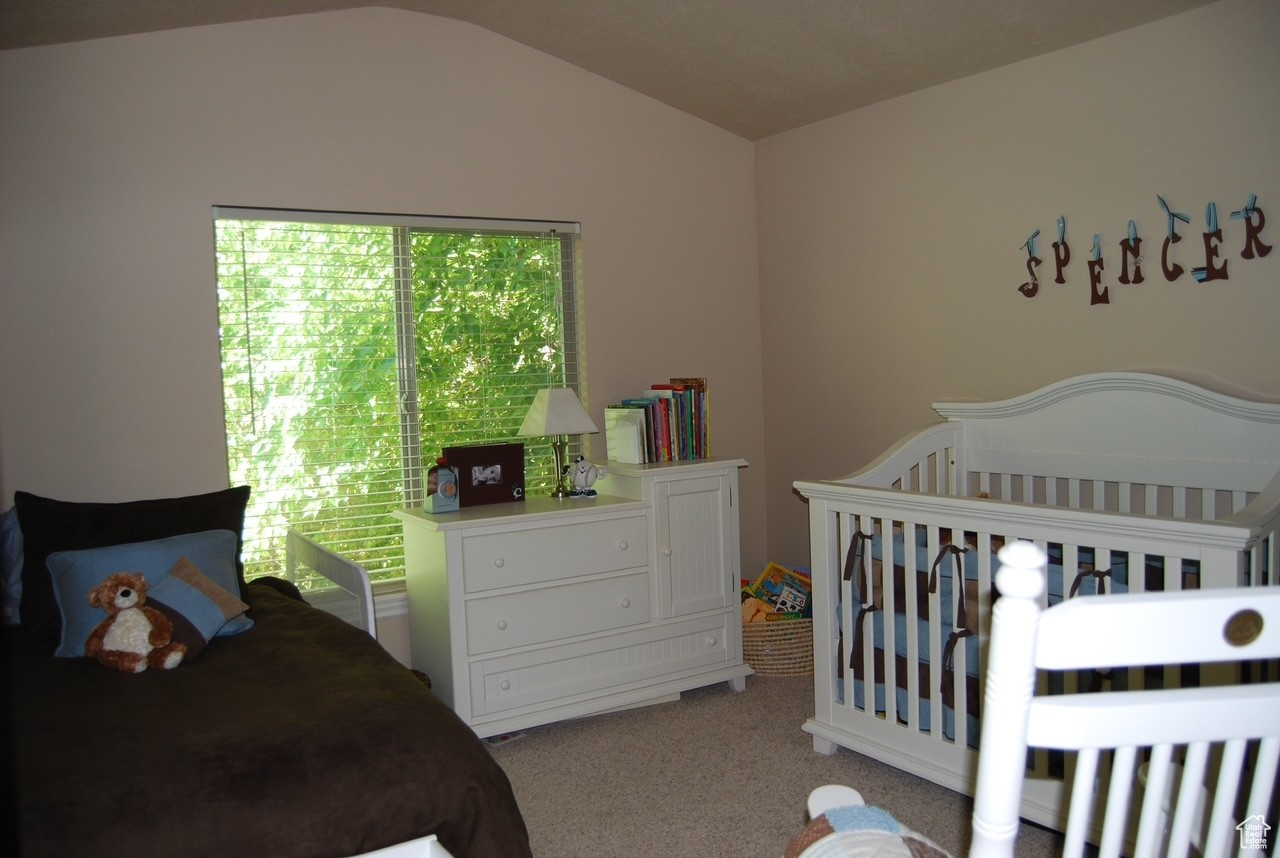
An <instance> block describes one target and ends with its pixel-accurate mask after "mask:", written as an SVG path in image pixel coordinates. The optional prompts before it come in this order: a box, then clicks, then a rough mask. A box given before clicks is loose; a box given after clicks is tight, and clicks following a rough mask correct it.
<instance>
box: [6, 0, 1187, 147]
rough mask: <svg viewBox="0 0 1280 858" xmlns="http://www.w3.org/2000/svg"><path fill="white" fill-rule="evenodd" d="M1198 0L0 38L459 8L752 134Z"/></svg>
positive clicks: (496, 18) (700, 6) (639, 0)
mask: <svg viewBox="0 0 1280 858" xmlns="http://www.w3.org/2000/svg"><path fill="white" fill-rule="evenodd" d="M1209 2H1212V0H965V2H957V0H384V2H377V0H0V49H11V48H23V47H33V46H37V45H48V44H55V43H60V42H73V41H81V40H85V39H95V38H101V37H105V36H121V35H126V34H131V33H142V32H149V31H155V30H165V29H173V28H178V27H192V26H199V25H203V24H217V23H226V22H231V21H245V20H251V19H255V18H269V17H278V16H281V15H297V14H305V13H309V12H325V11H332V10H336V9H349V8H355V7H364V6H388V7H394V8H399V9H406V10H409V11H414V12H422V13H427V14H432V15H441V16H444V17H448V18H455V19H458V20H461V21H467V22H470V23H472V24H475V25H476V26H479V27H483V28H484V29H486V30H491V31H493V32H494V33H498V34H500V35H503V36H506V37H508V38H510V39H513V40H514V41H517V42H521V43H523V44H525V45H528V46H529V47H531V48H535V49H537V50H539V51H543V52H545V53H547V54H550V55H552V56H555V57H559V58H560V59H562V60H564V61H566V62H569V63H572V64H573V65H576V66H579V67H581V68H583V69H586V70H588V71H591V72H594V73H596V74H599V75H601V76H602V77H605V78H608V79H610V80H613V81H616V82H617V83H620V84H622V85H624V86H626V87H629V88H631V89H634V90H636V91H638V92H641V93H644V94H646V95H649V96H651V97H653V98H655V99H657V100H658V101H661V102H663V103H665V104H669V105H671V106H672V107H676V108H678V109H680V110H683V111H685V112H687V113H690V114H693V115H694V116H698V117H701V118H703V119H705V120H707V121H708V122H711V123H713V124H715V125H718V126H720V127H721V128H725V129H727V130H729V131H732V132H734V133H735V134H739V135H741V136H743V137H746V138H747V139H749V140H757V139H760V138H762V137H767V136H769V135H771V134H776V133H778V132H781V131H786V130H789V129H792V128H796V127H799V126H801V125H806V124H808V123H810V122H815V121H818V120H820V119H826V118H828V117H831V116H835V115H838V114H841V113H845V112H847V111H849V110H853V109H855V108H858V107H863V106H865V105H868V104H872V103H874V102H877V101H882V100H884V99H888V98H893V97H894V96H898V95H903V94H905V93H908V92H913V91H915V90H918V89H923V88H925V87H928V86H933V85H935V84H939V83H944V82H946V81H950V80H956V79H958V78H962V77H966V76H968V75H971V74H976V73H978V72H982V71H987V70H989V69H993V68H997V67H999V66H1003V65H1007V64H1009V63H1012V62H1016V61H1018V60H1022V59H1026V58H1028V57H1032V56H1037V55H1040V54H1044V53H1048V52H1050V51H1055V50H1058V49H1060V48H1065V47H1069V46H1071V45H1075V44H1079V43H1081V42H1086V41H1089V40H1091V39H1095V38H1098V37H1100V36H1104V35H1108V34H1110V33H1114V32H1118V31H1120V30H1124V29H1128V28H1130V27H1134V26H1138V25H1140V24H1144V23H1148V22H1150V21H1154V20H1156V19H1158V18H1163V17H1166V16H1169V15H1173V14H1176V13H1178V12H1182V11H1185V10H1187V9H1191V8H1193V7H1196V6H1203V5H1207V4H1208V3H1209Z"/></svg>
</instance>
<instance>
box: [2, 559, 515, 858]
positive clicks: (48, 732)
mask: <svg viewBox="0 0 1280 858" xmlns="http://www.w3.org/2000/svg"><path fill="white" fill-rule="evenodd" d="M286 586H287V585H286ZM246 601H247V602H248V603H249V605H250V607H251V610H250V616H252V617H253V619H254V621H255V625H254V627H253V628H252V629H251V630H249V631H247V632H245V633H243V634H241V635H239V636H236V637H221V638H215V639H214V640H213V641H212V642H211V643H210V644H209V646H208V647H207V648H206V649H205V650H204V651H203V652H202V653H200V654H199V655H198V656H197V657H196V658H194V659H193V660H191V661H189V662H186V663H184V664H182V665H180V666H179V667H178V668H177V669H175V670H171V671H155V670H149V671H146V672H145V673H142V674H137V675H129V674H123V673H119V672H116V671H113V670H110V669H108V668H105V667H103V666H101V665H99V664H98V663H97V662H95V661H93V660H90V659H84V658H78V659H62V658H54V657H53V656H52V654H51V652H52V647H51V646H50V645H49V643H48V642H47V641H44V640H41V639H38V638H32V637H29V636H22V635H21V634H14V635H11V636H10V637H7V638H6V640H5V656H6V657H5V669H6V672H7V676H6V677H5V691H6V698H7V699H6V701H5V706H6V709H7V711H6V723H5V725H4V726H5V729H6V732H7V733H8V735H7V736H5V739H6V740H7V741H6V745H7V747H6V748H5V753H6V756H7V759H6V761H5V762H6V763H7V764H9V766H11V772H10V774H11V775H12V781H11V783H10V784H7V785H6V787H7V788H6V792H7V793H10V795H11V798H10V802H9V803H10V804H11V805H12V806H11V808H10V813H11V814H12V816H13V819H12V824H13V827H12V832H13V836H14V837H15V839H16V841H17V844H16V845H17V847H18V849H19V850H20V854H22V855H24V856H29V858H36V856H58V858H68V857H69V856H108V855H130V856H144V855H182V856H187V858H196V856H203V855H209V856H218V858H225V856H227V855H246V856H247V855H262V856H272V858H285V856H309V858H320V856H350V855H356V854H359V853H362V852H366V851H370V850H373V849H379V848H382V847H385V846H389V845H391V844H394V843H397V842H400V841H404V840H408V839H411V838H415V837H421V836H424V835H426V834H431V833H435V834H437V835H438V836H439V839H440V842H441V844H443V845H444V846H445V847H446V848H447V849H449V850H450V851H451V852H452V853H453V854H454V855H455V856H457V858H467V856H494V858H497V857H498V856H501V858H517V856H525V855H529V854H530V852H529V843H528V836H527V833H526V830H525V825H524V821H523V819H522V817H521V815H520V811H519V809H518V807H517V804H516V800H515V796H514V795H513V793H512V791H511V785H510V783H509V782H508V780H507V777H506V775H505V773H504V772H503V771H502V770H501V769H500V768H499V767H498V765H497V764H496V763H495V762H494V761H493V759H492V758H491V757H490V756H489V753H488V750H487V749H486V747H485V746H484V744H483V743H482V742H481V741H480V740H478V739H477V738H476V737H475V734H474V733H472V732H471V730H470V729H469V728H468V727H467V726H466V725H465V724H463V723H462V722H461V721H460V720H459V719H458V718H457V717H456V716H455V715H454V714H453V712H452V711H451V710H450V709H449V708H448V707H446V706H445V705H444V704H443V703H441V702H440V701H439V700H438V699H437V698H436V697H435V695H433V694H432V693H431V692H430V691H429V690H428V689H427V687H426V686H425V685H423V684H422V683H421V682H419V681H418V680H417V679H416V678H415V677H414V676H413V674H411V673H410V672H409V671H408V670H406V669H405V668H404V667H403V666H402V665H400V664H399V663H398V662H396V661H395V659H393V658H392V657H391V656H390V655H388V654H387V652H386V651H385V650H383V649H382V648H381V647H380V646H378V645H377V644H376V643H374V642H373V641H372V640H371V639H370V638H369V637H368V635H366V634H365V633H364V632H362V631H360V630H358V629H355V628H353V627H351V626H349V625H347V624H346V623H343V622H342V621H341V620H338V619H336V618H334V617H332V616H330V615H328V614H326V613H323V612H321V611H317V610H315V609H313V608H310V607H309V606H307V605H305V604H304V603H302V602H299V601H297V600H295V599H291V598H289V597H288V596H287V595H285V593H284V592H283V591H282V589H280V588H277V587H273V586H271V585H270V584H269V583H267V582H263V581H255V582H252V583H251V584H250V585H249V586H248V588H247V592H246ZM9 766H7V768H8V767H9ZM6 827H8V826H6ZM5 845H9V844H5Z"/></svg>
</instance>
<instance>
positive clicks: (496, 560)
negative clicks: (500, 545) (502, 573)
mask: <svg viewBox="0 0 1280 858" xmlns="http://www.w3.org/2000/svg"><path fill="white" fill-rule="evenodd" d="M493 565H494V566H497V567H498V568H499V569H501V568H502V567H503V566H506V565H507V561H505V560H503V559H502V558H501V557H495V558H494V559H493Z"/></svg>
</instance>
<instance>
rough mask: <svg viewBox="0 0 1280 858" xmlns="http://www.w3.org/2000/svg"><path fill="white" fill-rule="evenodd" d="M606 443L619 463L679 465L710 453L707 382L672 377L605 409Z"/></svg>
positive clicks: (707, 455)
mask: <svg viewBox="0 0 1280 858" xmlns="http://www.w3.org/2000/svg"><path fill="white" fill-rule="evenodd" d="M604 432H605V443H606V444H607V445H608V448H609V458H610V459H612V460H613V461H615V462H627V463H630V464H644V463H646V462H679V461H684V460H688V459H705V458H707V457H709V456H710V455H711V444H710V439H709V432H708V409H707V380H706V379H705V378H673V379H671V380H670V381H668V382H666V383H665V384H655V385H653V386H652V387H650V388H649V389H647V390H645V391H644V392H643V393H642V394H641V395H640V396H637V397H635V398H634V399H624V400H622V402H620V403H618V404H617V405H609V406H606V407H605V409H604Z"/></svg>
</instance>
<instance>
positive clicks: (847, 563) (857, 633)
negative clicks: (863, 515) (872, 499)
mask: <svg viewBox="0 0 1280 858" xmlns="http://www.w3.org/2000/svg"><path fill="white" fill-rule="evenodd" d="M870 540H871V534H869V533H863V532H862V531H861V530H858V531H856V532H855V533H854V534H853V538H852V539H850V540H849V551H848V553H846V554H845V557H844V580H846V581H852V580H853V570H854V568H855V567H858V566H859V565H861V567H862V580H861V581H860V582H859V584H858V587H859V589H860V593H859V595H860V596H861V597H862V599H860V600H859V604H858V616H857V618H856V619H855V620H854V621H853V649H852V651H851V652H850V653H849V667H851V668H856V667H857V664H858V662H860V661H861V660H862V650H863V644H862V621H863V619H865V618H866V616H867V614H868V613H870V612H871V611H878V610H879V608H877V607H876V603H875V598H874V597H873V596H872V594H871V576H870V575H869V574H868V573H867V567H866V564H865V563H863V564H860V563H859V560H860V556H861V554H862V547H863V545H865V544H866V543H867V542H869V541H870Z"/></svg>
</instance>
